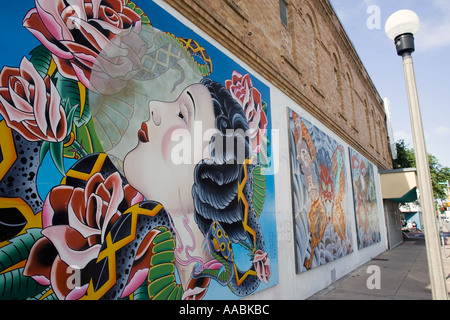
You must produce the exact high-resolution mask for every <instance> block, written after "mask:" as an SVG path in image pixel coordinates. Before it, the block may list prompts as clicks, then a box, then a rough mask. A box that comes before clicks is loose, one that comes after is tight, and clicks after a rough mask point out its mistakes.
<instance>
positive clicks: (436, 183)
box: [393, 140, 450, 199]
mask: <svg viewBox="0 0 450 320" xmlns="http://www.w3.org/2000/svg"><path fill="white" fill-rule="evenodd" d="M396 147H397V159H395V160H394V162H393V164H394V169H402V168H403V169H405V168H415V167H416V157H415V153H414V149H412V148H408V146H407V145H406V144H405V141H404V140H399V141H398V142H397V143H396ZM428 162H429V163H430V174H431V184H432V186H433V194H434V198H435V199H446V198H447V195H446V193H445V188H446V185H443V184H441V183H442V182H447V181H450V168H448V167H444V166H442V165H441V164H440V163H439V160H438V159H437V158H436V157H435V156H433V155H431V154H429V155H428Z"/></svg>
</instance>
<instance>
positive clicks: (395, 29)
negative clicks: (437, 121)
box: [385, 10, 448, 300]
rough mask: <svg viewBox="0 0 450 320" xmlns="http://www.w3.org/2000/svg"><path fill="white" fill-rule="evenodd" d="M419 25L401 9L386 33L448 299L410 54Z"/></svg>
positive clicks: (435, 290) (439, 284)
mask: <svg viewBox="0 0 450 320" xmlns="http://www.w3.org/2000/svg"><path fill="white" fill-rule="evenodd" d="M419 26H420V21H419V17H418V16H417V14H416V13H414V12H413V11H410V10H400V11H397V12H395V13H394V14H393V15H391V16H390V17H389V19H388V20H387V22H386V27H385V31H386V34H387V36H388V37H389V38H390V39H391V40H393V41H394V42H395V46H396V48H397V54H398V55H399V56H401V57H402V58H403V67H404V72H405V79H406V89H407V94H408V101H409V112H410V117H411V129H412V134H413V141H414V150H415V155H416V166H417V179H418V186H419V190H420V195H421V197H420V198H421V199H420V202H421V205H422V212H423V218H424V229H425V230H424V231H425V241H426V249H427V257H428V269H429V274H430V281H431V288H432V294H433V299H435V300H448V292H447V285H446V279H445V273H444V267H443V261H442V255H441V248H440V242H439V232H438V226H437V221H436V217H435V211H434V196H433V188H432V186H431V175H430V166H429V162H428V153H427V151H426V146H425V136H424V133H423V124H422V116H421V112H420V105H419V96H418V92H417V85H416V80H415V73H414V65H413V60H412V56H411V54H412V53H413V52H414V51H415V46H414V34H415V33H416V32H417V31H418V30H419Z"/></svg>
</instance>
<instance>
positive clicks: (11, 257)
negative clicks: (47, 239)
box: [0, 229, 42, 272]
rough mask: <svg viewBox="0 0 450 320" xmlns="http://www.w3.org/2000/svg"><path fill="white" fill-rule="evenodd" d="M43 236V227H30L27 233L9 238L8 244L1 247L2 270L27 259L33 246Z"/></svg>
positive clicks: (0, 262) (0, 268)
mask: <svg viewBox="0 0 450 320" xmlns="http://www.w3.org/2000/svg"><path fill="white" fill-rule="evenodd" d="M41 237H42V234H41V229H28V230H27V232H26V233H25V234H22V235H20V236H17V237H15V238H13V239H11V240H9V242H10V243H9V244H8V245H6V246H4V247H2V248H0V272H3V271H4V270H6V269H8V268H10V267H12V266H14V265H15V264H17V263H19V262H21V261H23V260H26V259H27V258H28V255H29V254H30V251H31V247H32V246H33V245H34V243H35V242H36V241H37V240H38V239H40V238H41Z"/></svg>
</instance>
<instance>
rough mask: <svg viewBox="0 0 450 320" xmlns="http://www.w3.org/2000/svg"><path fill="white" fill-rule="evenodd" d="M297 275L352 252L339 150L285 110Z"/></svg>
mask: <svg viewBox="0 0 450 320" xmlns="http://www.w3.org/2000/svg"><path fill="white" fill-rule="evenodd" d="M289 132H290V140H291V143H290V145H291V166H292V192H293V194H292V197H293V212H294V226H295V237H296V238H295V239H296V255H297V272H298V273H301V272H305V271H307V270H310V269H312V268H315V267H318V266H320V265H323V264H326V263H329V262H331V261H334V260H336V259H339V258H341V257H343V256H346V255H348V254H350V253H351V252H353V244H352V232H351V224H350V221H349V207H348V190H347V181H346V165H345V163H346V160H345V152H344V147H343V146H342V145H340V144H339V143H337V142H336V141H335V140H333V139H332V138H330V137H329V136H328V135H326V134H325V133H324V132H322V131H321V130H320V129H318V128H317V127H316V126H314V125H312V124H311V123H310V122H308V121H307V120H305V119H304V118H302V117H301V116H299V115H298V114H297V113H295V112H294V111H292V110H290V109H289Z"/></svg>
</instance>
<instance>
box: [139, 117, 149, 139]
mask: <svg viewBox="0 0 450 320" xmlns="http://www.w3.org/2000/svg"><path fill="white" fill-rule="evenodd" d="M138 139H139V141H140V142H142V143H147V142H150V139H149V137H148V127H147V123H145V122H143V123H142V126H141V129H140V130H139V132H138Z"/></svg>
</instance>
